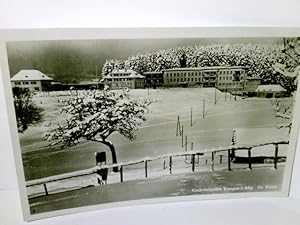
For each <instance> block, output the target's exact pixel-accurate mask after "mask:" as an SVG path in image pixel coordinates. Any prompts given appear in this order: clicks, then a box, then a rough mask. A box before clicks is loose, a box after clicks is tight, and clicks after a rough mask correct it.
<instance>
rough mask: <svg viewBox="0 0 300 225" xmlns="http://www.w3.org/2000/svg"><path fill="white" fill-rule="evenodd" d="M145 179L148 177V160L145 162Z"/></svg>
mask: <svg viewBox="0 0 300 225" xmlns="http://www.w3.org/2000/svg"><path fill="white" fill-rule="evenodd" d="M145 177H146V178H147V177H148V160H145Z"/></svg>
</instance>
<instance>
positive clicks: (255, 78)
mask: <svg viewBox="0 0 300 225" xmlns="http://www.w3.org/2000/svg"><path fill="white" fill-rule="evenodd" d="M246 80H261V78H260V77H248V76H247V77H246Z"/></svg>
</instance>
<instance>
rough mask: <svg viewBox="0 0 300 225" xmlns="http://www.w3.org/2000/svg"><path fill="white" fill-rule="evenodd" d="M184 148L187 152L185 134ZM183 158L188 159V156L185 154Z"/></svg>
mask: <svg viewBox="0 0 300 225" xmlns="http://www.w3.org/2000/svg"><path fill="white" fill-rule="evenodd" d="M184 148H185V151H186V152H187V136H185V144H184ZM185 159H186V160H187V159H188V156H187V155H185Z"/></svg>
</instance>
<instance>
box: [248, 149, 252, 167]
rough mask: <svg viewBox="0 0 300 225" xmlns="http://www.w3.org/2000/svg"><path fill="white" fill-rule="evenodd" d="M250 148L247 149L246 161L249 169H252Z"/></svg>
mask: <svg viewBox="0 0 300 225" xmlns="http://www.w3.org/2000/svg"><path fill="white" fill-rule="evenodd" d="M251 160H252V159H251V148H249V149H248V163H249V169H250V170H252V161H251Z"/></svg>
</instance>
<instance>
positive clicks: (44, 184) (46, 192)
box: [43, 183, 49, 195]
mask: <svg viewBox="0 0 300 225" xmlns="http://www.w3.org/2000/svg"><path fill="white" fill-rule="evenodd" d="M43 186H44V190H45V194H46V195H48V194H49V193H48V190H47V186H46V183H43Z"/></svg>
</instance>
